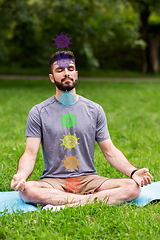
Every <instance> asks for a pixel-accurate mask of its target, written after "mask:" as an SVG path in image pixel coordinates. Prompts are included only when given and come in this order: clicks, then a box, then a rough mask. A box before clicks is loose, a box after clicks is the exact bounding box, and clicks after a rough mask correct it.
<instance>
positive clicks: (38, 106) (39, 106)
mask: <svg viewBox="0 0 160 240" xmlns="http://www.w3.org/2000/svg"><path fill="white" fill-rule="evenodd" d="M54 102H56V100H55V97H54V95H53V96H52V97H50V98H47V99H46V100H44V101H42V102H41V103H38V104H36V105H34V106H33V108H32V109H37V110H38V111H39V112H40V111H41V110H42V109H43V108H46V107H48V106H50V105H52V104H54Z"/></svg>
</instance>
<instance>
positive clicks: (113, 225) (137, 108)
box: [0, 80, 160, 240]
mask: <svg viewBox="0 0 160 240" xmlns="http://www.w3.org/2000/svg"><path fill="white" fill-rule="evenodd" d="M76 89H77V94H80V95H82V96H84V97H86V98H89V99H91V100H93V101H95V102H97V103H99V104H100V105H101V106H102V107H103V109H104V111H105V113H106V116H107V121H108V127H109V132H110V135H111V139H112V141H113V143H114V144H115V146H116V147H118V148H119V149H120V150H121V151H122V152H123V153H124V154H125V156H126V157H127V158H128V159H129V161H130V162H131V163H132V164H133V165H135V166H136V167H137V168H141V167H146V168H148V169H149V170H150V172H151V174H152V175H153V177H154V178H153V181H159V180H160V114H159V113H160V100H159V99H160V82H154V81H153V82H113V81H110V82H84V81H83V82H79V83H78V84H77V87H76ZM54 93H55V89H54V86H53V84H52V83H50V82H49V81H46V80H44V81H37V80H33V81H32V80H22V81H20V80H17V81H16V80H14V81H13V80H4V81H3V80H0V116H1V117H0V126H1V127H0V136H1V138H0V159H1V160H0V191H11V189H10V182H11V179H12V176H13V175H14V173H15V172H16V168H17V162H18V159H19V157H20V156H21V155H22V153H23V151H24V148H25V141H26V139H25V136H24V134H25V125H26V120H27V115H28V112H29V110H30V109H31V108H32V106H33V105H35V104H37V103H39V102H41V101H43V100H45V99H46V98H49V97H50V96H52V95H53V94H54ZM94 159H95V166H96V169H97V171H98V174H99V175H102V176H108V177H125V176H124V175H123V174H122V173H120V172H118V171H117V170H115V169H113V167H112V166H110V165H109V163H108V162H107V161H106V160H105V158H104V157H103V154H102V153H101V151H100V149H99V147H98V145H97V144H96V145H95V156H94ZM43 167H44V164H43V157H42V150H41V149H40V150H39V152H38V156H37V161H36V165H35V168H34V172H33V173H32V175H31V176H30V177H29V178H30V179H34V180H38V179H39V177H40V176H41V175H42V171H43ZM0 218H1V221H0V239H17V240H19V239H37V240H40V239H123V240H124V239H140V240H142V239H144V240H146V239H147V240H153V239H154V240H156V239H157V240H158V239H160V203H157V204H149V205H147V206H146V207H136V206H131V205H129V204H126V205H124V206H119V207H117V206H116V205H114V206H108V205H107V204H102V203H95V204H88V205H86V206H84V207H77V208H67V209H64V210H61V211H59V212H50V211H47V212H45V211H40V212H28V213H25V214H24V213H21V214H19V213H14V214H12V215H7V214H4V215H2V216H0Z"/></svg>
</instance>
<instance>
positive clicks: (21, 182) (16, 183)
mask: <svg viewBox="0 0 160 240" xmlns="http://www.w3.org/2000/svg"><path fill="white" fill-rule="evenodd" d="M25 187H26V181H25V179H24V178H22V177H21V176H20V175H18V174H15V175H14V176H13V179H12V181H11V188H12V189H14V190H15V191H20V192H23V191H24V190H25Z"/></svg>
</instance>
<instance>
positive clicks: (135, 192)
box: [128, 180, 141, 199]
mask: <svg viewBox="0 0 160 240" xmlns="http://www.w3.org/2000/svg"><path fill="white" fill-rule="evenodd" d="M128 187H129V191H128V193H129V195H130V199H135V198H138V197H139V195H140V193H141V190H140V187H139V186H138V185H137V183H136V182H135V181H134V180H130V184H129V186H128Z"/></svg>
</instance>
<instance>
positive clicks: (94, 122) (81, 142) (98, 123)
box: [25, 96, 110, 178]
mask: <svg viewBox="0 0 160 240" xmlns="http://www.w3.org/2000/svg"><path fill="white" fill-rule="evenodd" d="M25 135H26V136H27V137H36V138H41V145H42V150H43V157H44V163H45V168H44V171H43V175H42V177H41V178H44V177H59V178H64V177H71V176H74V177H76V176H82V175H89V174H97V172H96V169H95V167H94V159H93V157H94V147H95V140H96V141H97V142H100V141H103V140H105V139H108V138H110V136H109V132H108V127H107V121H106V117H105V113H104V111H103V109H102V107H101V106H100V105H98V104H97V103H94V102H92V101H90V100H88V99H86V98H84V97H82V96H79V99H78V101H77V102H76V103H74V104H73V105H69V106H66V105H63V104H61V103H60V102H58V101H57V99H56V98H55V96H52V97H50V98H49V99H47V100H45V101H43V102H41V103H40V104H37V105H35V106H34V107H33V108H32V109H31V111H30V112H29V115H28V120H27V126H26V133H25Z"/></svg>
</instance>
